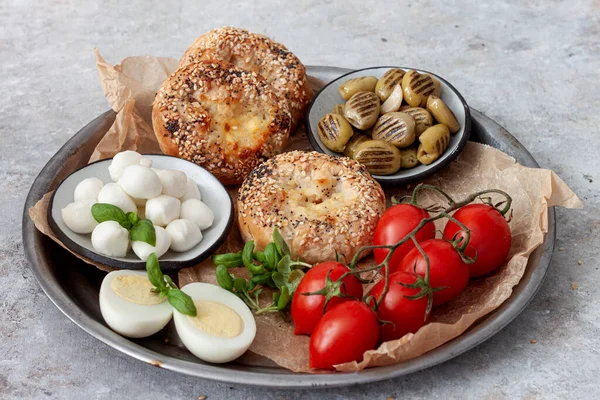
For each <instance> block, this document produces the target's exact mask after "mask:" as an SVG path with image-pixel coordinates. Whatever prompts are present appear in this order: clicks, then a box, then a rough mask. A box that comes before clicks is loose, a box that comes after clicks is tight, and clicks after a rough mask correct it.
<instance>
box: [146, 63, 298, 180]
mask: <svg viewBox="0 0 600 400" xmlns="http://www.w3.org/2000/svg"><path fill="white" fill-rule="evenodd" d="M152 125H153V127H154V133H155V135H156V138H157V139H158V143H159V145H160V148H161V149H162V151H163V152H164V153H165V154H169V155H173V156H178V157H181V158H184V159H186V160H189V161H192V162H194V163H196V164H198V165H200V166H202V167H204V168H206V169H207V170H209V171H210V172H211V173H212V174H213V175H215V176H216V177H217V178H218V179H219V180H220V181H221V182H222V183H224V184H240V183H242V182H243V180H244V178H245V177H246V176H247V175H248V174H249V173H250V171H251V170H252V168H254V167H255V166H256V165H258V164H259V163H260V162H262V161H263V160H264V159H266V158H269V157H272V156H274V155H275V154H278V153H279V152H281V149H282V148H283V147H284V146H285V144H286V141H287V138H288V136H289V132H290V117H289V113H288V112H287V110H286V108H284V107H281V106H280V105H279V100H278V97H277V95H276V94H275V93H274V91H273V89H272V87H271V85H269V84H268V83H267V82H266V81H265V80H264V79H263V78H262V77H260V76H258V75H257V74H256V73H253V72H250V71H246V70H243V69H241V68H238V67H236V66H234V65H233V64H230V63H227V62H224V61H201V62H197V63H192V64H188V65H186V66H184V67H182V68H180V69H178V70H177V71H175V72H174V73H173V74H172V75H171V76H170V77H169V78H167V80H165V82H164V83H163V85H162V86H161V88H160V90H159V91H158V93H157V95H156V98H155V99H154V104H153V107H152Z"/></svg>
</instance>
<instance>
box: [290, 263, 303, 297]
mask: <svg viewBox="0 0 600 400" xmlns="http://www.w3.org/2000/svg"><path fill="white" fill-rule="evenodd" d="M302 278H304V272H303V271H302V270H300V269H294V270H292V272H290V275H289V276H288V279H287V281H288V282H287V288H288V289H289V290H290V296H291V295H293V294H294V293H295V292H296V289H298V285H299V284H300V281H301V280H302Z"/></svg>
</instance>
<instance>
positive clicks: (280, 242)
mask: <svg viewBox="0 0 600 400" xmlns="http://www.w3.org/2000/svg"><path fill="white" fill-rule="evenodd" d="M273 242H274V243H275V247H276V248H277V252H278V253H279V256H280V257H283V256H289V255H290V248H289V247H288V245H287V243H286V242H285V240H284V239H283V236H281V233H279V229H277V228H275V229H273Z"/></svg>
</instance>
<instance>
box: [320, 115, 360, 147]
mask: <svg viewBox="0 0 600 400" xmlns="http://www.w3.org/2000/svg"><path fill="white" fill-rule="evenodd" d="M317 131H318V133H319V137H320V138H321V141H322V142H323V144H324V145H325V146H326V147H327V148H328V149H329V150H333V151H337V152H342V151H344V148H345V147H346V143H348V140H350V138H351V137H352V134H353V133H354V131H353V130H352V126H350V124H349V123H348V121H346V120H345V119H344V117H342V116H341V115H339V114H325V115H324V116H323V118H321V120H320V121H319V124H318V126H317Z"/></svg>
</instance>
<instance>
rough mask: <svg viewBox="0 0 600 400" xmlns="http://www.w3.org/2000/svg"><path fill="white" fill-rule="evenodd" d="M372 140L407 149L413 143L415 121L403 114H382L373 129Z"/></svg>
mask: <svg viewBox="0 0 600 400" xmlns="http://www.w3.org/2000/svg"><path fill="white" fill-rule="evenodd" d="M373 139H374V140H383V141H385V142H387V143H389V144H392V145H394V146H396V147H407V146H410V145H411V144H413V142H414V141H415V119H414V118H413V117H411V116H410V115H408V114H405V113H403V112H391V113H387V114H383V115H382V116H381V117H379V119H378V120H377V123H376V124H375V126H374V127H373Z"/></svg>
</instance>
